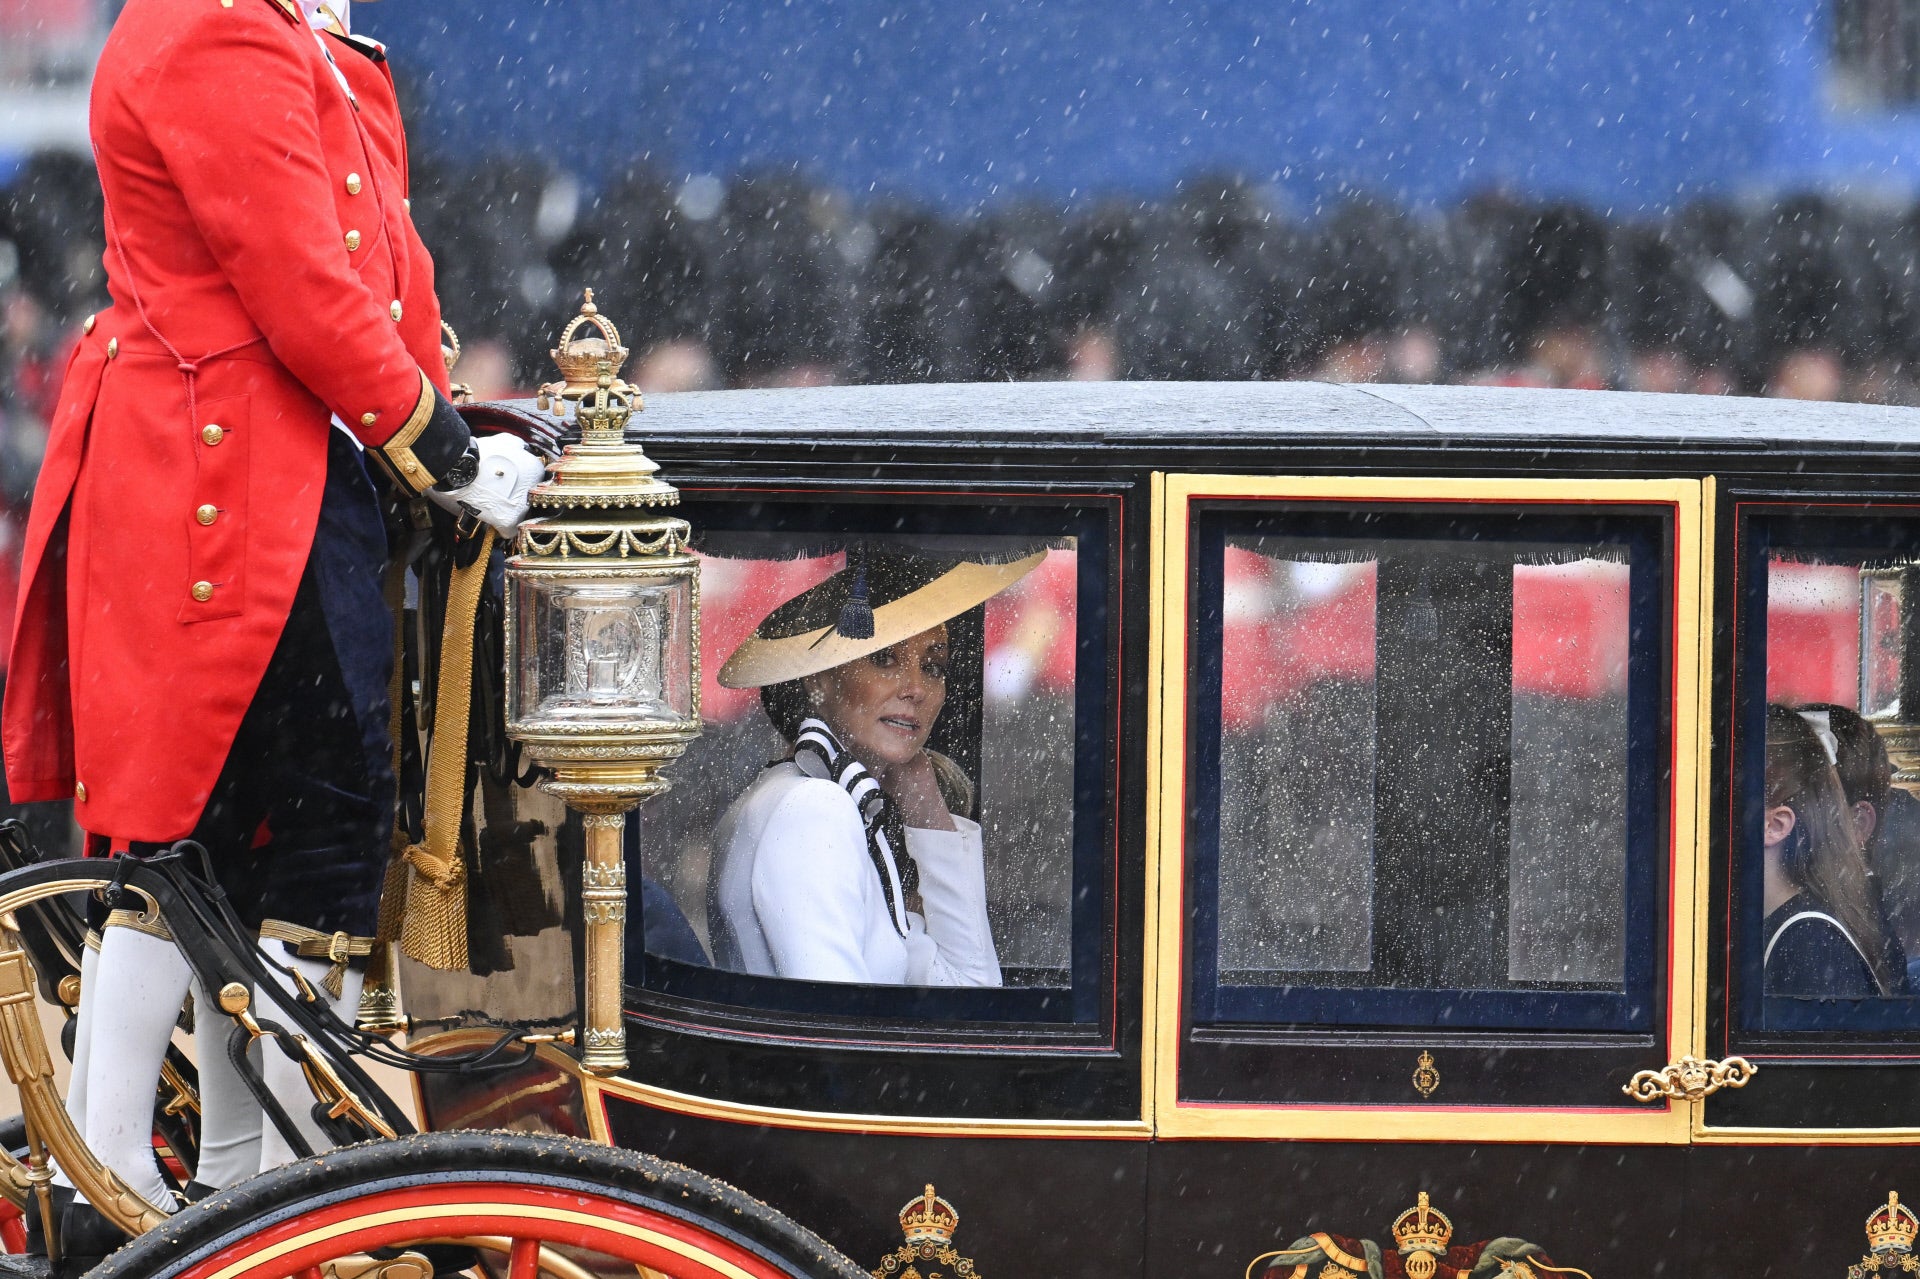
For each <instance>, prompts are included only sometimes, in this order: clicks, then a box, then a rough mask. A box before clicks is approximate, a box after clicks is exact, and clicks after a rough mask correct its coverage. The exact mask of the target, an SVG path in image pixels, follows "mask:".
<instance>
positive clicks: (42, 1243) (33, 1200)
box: [22, 1186, 73, 1257]
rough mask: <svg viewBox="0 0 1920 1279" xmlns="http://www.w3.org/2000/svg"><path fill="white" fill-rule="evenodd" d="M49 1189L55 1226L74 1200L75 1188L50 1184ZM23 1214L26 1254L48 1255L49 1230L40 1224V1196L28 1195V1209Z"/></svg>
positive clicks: (34, 1255)
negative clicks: (25, 1226) (25, 1232)
mask: <svg viewBox="0 0 1920 1279" xmlns="http://www.w3.org/2000/svg"><path fill="white" fill-rule="evenodd" d="M47 1190H48V1193H49V1194H50V1195H51V1196H52V1199H53V1223H54V1225H55V1226H58V1225H59V1224H60V1219H61V1218H62V1217H65V1216H66V1215H67V1205H69V1204H71V1203H72V1202H73V1188H72V1187H71V1186H48V1187H47ZM22 1215H23V1216H25V1218H26V1225H27V1252H26V1255H27V1256H29V1257H44V1256H46V1255H47V1232H46V1228H45V1227H44V1226H42V1225H41V1224H40V1199H39V1196H37V1195H28V1196H27V1210H26V1212H25V1213H24V1214H22Z"/></svg>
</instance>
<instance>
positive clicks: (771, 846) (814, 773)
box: [707, 548, 1046, 986]
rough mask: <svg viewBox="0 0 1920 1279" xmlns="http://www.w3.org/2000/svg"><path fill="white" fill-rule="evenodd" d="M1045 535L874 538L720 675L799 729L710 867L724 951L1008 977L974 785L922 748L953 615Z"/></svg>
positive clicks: (756, 636) (750, 959)
mask: <svg viewBox="0 0 1920 1279" xmlns="http://www.w3.org/2000/svg"><path fill="white" fill-rule="evenodd" d="M1045 554H1046V553H1045V552H1044V551H1042V552H1039V553H1036V554H1033V555H1029V556H1026V557H1025V558H1023V559H1019V560H1016V561H1014V562H1012V563H1007V564H983V563H976V562H973V561H967V560H962V561H957V562H956V561H955V560H952V559H946V560H929V559H923V558H909V557H904V556H888V555H882V554H877V553H875V554H870V553H868V552H867V551H866V550H864V549H860V548H856V549H855V550H854V551H853V552H851V553H850V554H849V557H848V559H849V565H848V567H847V568H846V569H844V570H842V571H841V572H839V573H837V574H835V575H834V576H833V577H830V578H828V579H827V580H826V581H824V582H822V583H820V584H819V585H818V586H815V587H813V588H811V589H810V590H807V591H805V592H803V593H802V594H800V595H798V596H796V597H794V598H793V599H791V600H788V601H787V602H786V603H785V604H782V605H781V606H780V607H778V608H776V609H774V610H773V612H771V613H769V614H768V615H767V617H766V618H765V619H764V620H763V621H762V622H761V623H760V625H759V626H758V627H757V628H756V629H755V631H754V633H753V635H752V636H750V637H749V638H748V639H747V640H746V642H745V643H743V644H742V645H741V646H740V647H739V648H738V649H737V650H736V651H735V652H734V654H733V656H732V657H730V658H728V659H727V663H726V665H725V666H724V667H722V668H721V671H720V683H721V684H722V685H723V686H725V687H728V688H758V689H760V690H761V693H760V696H761V704H762V705H763V706H764V707H765V708H766V711H767V715H768V717H769V718H771V719H772V720H773V723H774V727H776V728H778V729H779V730H780V733H781V735H782V736H783V737H785V738H786V739H787V741H788V742H790V743H792V746H793V750H792V752H791V754H789V755H788V757H787V758H785V759H783V760H780V761H778V762H776V763H774V764H771V765H769V766H768V767H767V768H766V769H764V770H763V771H762V772H761V773H760V775H759V776H758V777H757V778H755V779H754V781H753V784H752V785H751V786H749V787H748V788H747V789H746V791H745V792H743V793H742V794H741V796H740V797H739V798H738V799H737V800H735V801H734V802H733V805H732V806H731V807H730V808H728V810H727V812H726V814H725V815H724V816H723V817H722V818H721V819H720V823H719V825H718V826H717V827H716V828H715V831H714V841H713V845H714V850H715V855H714V860H713V865H712V869H711V871H710V873H709V876H708V880H707V914H708V924H709V928H710V932H711V936H712V939H713V949H714V960H715V962H716V964H717V965H718V966H719V967H721V968H725V969H730V970H732V971H735V972H745V973H753V974H756V975H760V976H770V977H788V978H796V979H800V980H806V981H833V982H858V983H862V984H866V985H904V986H997V985H999V984H1000V963H999V959H998V957H997V955H996V953H995V951H994V945H993V934H992V931H991V929H990V928H989V926H988V923H987V894H986V874H985V864H984V860H983V856H982V850H981V842H980V827H979V825H978V824H977V823H976V822H974V821H972V820H970V819H969V817H968V816H967V815H966V813H967V811H968V810H970V809H971V808H972V790H973V788H972V785H971V783H970V782H969V781H968V780H967V778H966V775H965V773H964V772H963V771H962V770H961V769H960V767H959V766H958V765H956V764H955V763H954V762H953V761H952V760H949V759H947V758H946V757H945V756H943V755H940V754H939V753H938V752H935V751H931V750H928V749H927V740H928V738H929V736H931V734H932V732H933V729H934V724H935V722H936V721H937V720H938V719H939V717H940V712H941V709H942V708H943V707H944V706H945V704H946V698H947V673H948V668H949V665H950V662H951V659H952V651H951V647H950V644H949V637H948V633H947V625H946V624H947V623H948V622H949V621H951V620H952V619H954V618H956V617H959V616H960V615H961V614H962V613H965V612H966V611H968V610H969V609H972V608H976V607H978V606H979V605H981V604H983V603H985V602H986V601H987V600H988V599H990V598H992V597H993V596H995V595H997V594H999V593H1000V592H1001V591H1004V590H1006V589H1007V588H1008V587H1010V586H1012V585H1013V584H1014V583H1016V582H1018V581H1019V580H1020V579H1021V578H1023V577H1025V576H1026V575H1027V574H1028V573H1030V572H1032V571H1033V570H1034V569H1035V568H1036V567H1038V566H1039V564H1040V561H1041V560H1042V559H1044V558H1045Z"/></svg>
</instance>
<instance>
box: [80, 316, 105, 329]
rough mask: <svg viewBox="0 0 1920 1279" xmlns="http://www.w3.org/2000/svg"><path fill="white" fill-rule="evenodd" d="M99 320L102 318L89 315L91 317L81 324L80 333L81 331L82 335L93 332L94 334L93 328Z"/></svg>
mask: <svg viewBox="0 0 1920 1279" xmlns="http://www.w3.org/2000/svg"><path fill="white" fill-rule="evenodd" d="M99 318H100V317H99V316H97V315H89V316H88V317H87V318H86V319H84V320H82V321H81V322H80V331H81V332H82V333H91V332H93V326H94V323H95V322H96V321H97V320H99Z"/></svg>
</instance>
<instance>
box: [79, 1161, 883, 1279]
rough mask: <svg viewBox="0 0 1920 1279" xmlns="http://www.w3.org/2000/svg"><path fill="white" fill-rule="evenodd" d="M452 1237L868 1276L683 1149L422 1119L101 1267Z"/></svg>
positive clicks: (162, 1275) (287, 1170)
mask: <svg viewBox="0 0 1920 1279" xmlns="http://www.w3.org/2000/svg"><path fill="white" fill-rule="evenodd" d="M454 1241H459V1242H463V1243H465V1244H467V1245H468V1246H469V1247H472V1248H477V1249H478V1250H480V1252H481V1253H484V1254H487V1255H488V1269H489V1270H490V1271H491V1272H492V1273H494V1274H505V1275H506V1276H507V1279H540V1277H541V1276H548V1277H549V1279H586V1277H587V1276H591V1275H595V1274H607V1273H614V1272H616V1271H617V1272H619V1273H625V1274H634V1273H635V1272H636V1270H637V1271H638V1273H640V1274H653V1275H659V1276H664V1277H665V1279H861V1277H862V1276H864V1275H865V1273H866V1272H865V1271H863V1270H862V1269H861V1268H860V1267H858V1266H856V1265H854V1264H853V1263H852V1262H851V1261H849V1260H847V1259H846V1258H845V1257H843V1256H841V1255H840V1254H839V1253H838V1252H836V1251H834V1250H833V1249H832V1248H831V1247H829V1246H828V1245H827V1244H826V1243H824V1242H823V1241H822V1240H821V1239H819V1238H818V1237H817V1236H816V1235H814V1234H813V1233H812V1232H811V1231H808V1230H806V1229H805V1228H803V1227H801V1226H799V1225H798V1224H796V1223H795V1222H793V1221H792V1220H790V1219H788V1218H787V1217H785V1216H782V1215H781V1214H780V1213H778V1212H776V1211H774V1210H773V1209H772V1208H769V1207H768V1206H767V1205H765V1204H763V1203H760V1202H759V1201H757V1200H755V1199H752V1198H750V1197H748V1196H747V1195H744V1194H742V1193H741V1192H740V1191H738V1190H735V1189H734V1188H733V1187H731V1186H728V1185H726V1184H724V1183H722V1182H719V1181H715V1180H714V1179H713V1178H711V1177H706V1176H703V1175H701V1174H700V1173H697V1172H694V1171H693V1170H691V1169H689V1168H685V1167H682V1166H681V1165H679V1164H673V1163H668V1162H666V1161H665V1160H661V1159H654V1158H652V1157H650V1156H647V1155H642V1154H638V1153H636V1152H633V1151H626V1150H615V1149H612V1148H609V1147H606V1146H597V1145H593V1144H592V1143H589V1142H584V1141H577V1140H574V1139H571V1138H565V1137H534V1136H528V1135H526V1134H522V1133H494V1132H484V1133H469V1132H450V1133H425V1134H421V1135H419V1136H412V1137H402V1138H400V1139H398V1140H395V1141H377V1142H368V1143H366V1144H364V1145H359V1146H350V1147H346V1148H344V1149H341V1150H335V1151H330V1152H328V1153H326V1154H324V1155H319V1156H316V1157H315V1158H312V1159H304V1160H300V1161H298V1162H296V1163H292V1164H288V1165H286V1166H285V1167H283V1168H278V1169H275V1170H274V1171H272V1172H269V1173H264V1174H262V1175H261V1176H259V1177H254V1178H250V1179H249V1180H247V1181H245V1182H243V1183H241V1184H240V1185H239V1186H237V1187H235V1188H233V1189H232V1190H229V1191H226V1192H224V1193H222V1194H219V1195H216V1196H214V1197H213V1198H211V1199H207V1200H204V1201H202V1202H200V1203H198V1204H195V1205H193V1206H192V1207H190V1208H186V1209H184V1210H182V1211H181V1212H180V1213H179V1214H178V1215H176V1216H174V1217H172V1218H171V1219H169V1220H168V1222H167V1223H166V1224H165V1225H163V1226H160V1227H158V1228H156V1229H154V1230H151V1231H149V1232H148V1233H146V1234H145V1235H142V1236H141V1237H140V1238H139V1239H136V1240H134V1241H133V1242H132V1243H130V1244H128V1245H127V1246H126V1247H124V1248H122V1249H121V1250H120V1251H119V1252H117V1253H115V1254H113V1255H112V1256H111V1257H109V1258H107V1260H106V1262H105V1263H104V1264H103V1265H102V1266H101V1267H100V1268H98V1269H96V1270H95V1271H93V1279H134V1277H135V1276H137V1277H138V1279H312V1277H313V1276H314V1275H316V1274H318V1273H320V1272H321V1268H322V1267H323V1266H324V1265H325V1263H327V1262H329V1261H332V1260H334V1259H336V1258H341V1257H349V1256H354V1255H357V1254H366V1253H371V1252H375V1251H376V1250H381V1249H407V1248H414V1247H425V1248H426V1249H427V1251H428V1254H429V1255H434V1254H433V1246H444V1245H446V1244H447V1243H449V1242H454Z"/></svg>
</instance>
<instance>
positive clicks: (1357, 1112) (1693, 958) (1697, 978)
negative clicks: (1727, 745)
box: [1142, 472, 1713, 1145]
mask: <svg viewBox="0 0 1920 1279" xmlns="http://www.w3.org/2000/svg"><path fill="white" fill-rule="evenodd" d="M1197 498H1209V499H1211V498H1227V499H1253V500H1259V499H1268V500H1309V501H1312V500H1320V501H1330V502H1332V501H1339V502H1367V501H1402V502H1404V501H1429V502H1461V503H1475V504H1486V505H1496V504H1511V503H1566V504H1608V505H1621V504H1644V505H1662V506H1670V507H1671V508H1672V509H1673V511H1674V565H1673V575H1674V577H1673V580H1674V591H1675V601H1674V604H1675V608H1674V623H1675V631H1674V643H1675V648H1674V654H1673V673H1674V689H1673V705H1672V713H1673V730H1674V743H1673V777H1672V791H1671V804H1672V822H1671V829H1672V832H1673V834H1672V840H1673V850H1672V868H1671V873H1670V875H1669V885H1668V891H1669V894H1670V899H1669V917H1668V927H1669V936H1668V948H1669V954H1670V956H1671V964H1670V967H1669V970H1668V991H1667V1031H1666V1049H1665V1051H1664V1052H1662V1051H1660V1050H1659V1049H1655V1050H1653V1051H1651V1052H1650V1053H1649V1056H1648V1061H1647V1068H1648V1069H1653V1070H1657V1069H1659V1068H1661V1067H1662V1066H1664V1065H1666V1064H1667V1063H1668V1062H1669V1061H1673V1060H1676V1059H1678V1058H1679V1057H1680V1056H1682V1055H1683V1054H1690V1055H1693V1056H1696V1057H1697V1056H1700V1055H1701V1054H1702V1052H1703V1050H1704V1040H1705V1027H1704V1025H1703V1023H1702V1020H1701V1012H1702V1010H1703V1007H1704V1003H1705V995H1706V992H1705V980H1706V970H1705V968H1704V967H1703V966H1702V964H1701V958H1702V956H1703V955H1704V953H1705V950H1706V939H1705V937H1704V932H1705V927H1706V915H1705V912H1704V911H1703V910H1700V909H1699V908H1698V904H1699V895H1700V892H1701V890H1702V889H1703V887H1704V885H1705V884H1706V882H1707V879H1706V871H1707V865H1706V844H1707V839H1706V835H1707V832H1706V826H1705V820H1706V812H1707V803H1706V796H1705V794H1704V793H1703V788H1704V787H1705V785H1706V784H1707V779H1708V770H1707V769H1706V768H1705V767H1704V766H1703V761H1704V757H1705V755H1706V752H1707V750H1708V747H1709V743H1708V741H1707V737H1706V723H1707V717H1706V709H1707V708H1706V701H1705V699H1706V696H1707V690H1708V689H1709V688H1710V686H1711V680H1710V678H1709V663H1710V661H1711V657H1712V653H1711V644H1710V638H1711V628H1710V627H1705V626H1703V625H1702V620H1703V618H1704V617H1705V616H1707V615H1708V610H1709V609H1710V608H1711V595H1710V591H1711V587H1712V582H1711V576H1712V560H1711V556H1710V554H1709V553H1708V552H1709V549H1710V548H1709V545H1708V542H1707V533H1706V530H1708V529H1710V528H1711V527H1712V525H1711V522H1710V516H1711V513H1712V502H1713V480H1712V478H1711V477H1709V478H1707V479H1705V480H1698V479H1694V480H1688V479H1648V480H1584V479H1564V480H1563V479H1460V478H1451V477H1447V478H1411V479H1401V478H1391V479H1389V478H1380V477H1341V476H1299V477H1291V476H1252V475H1187V474H1167V473H1164V472H1156V473H1155V474H1154V476H1153V481H1152V494H1151V499H1152V528H1151V531H1150V538H1151V543H1152V555H1151V561H1150V570H1149V571H1150V575H1151V579H1152V580H1151V593H1150V601H1149V608H1150V619H1149V641H1148V661H1149V663H1150V665H1151V667H1152V669H1153V671H1154V673H1155V677H1156V679H1157V693H1156V695H1154V696H1152V697H1151V698H1150V699H1149V704H1148V723H1147V732H1148V742H1149V748H1148V749H1149V758H1148V765H1147V767H1148V778H1149V784H1148V787H1147V806H1148V807H1147V871H1148V877H1149V878H1148V894H1147V910H1146V915H1147V920H1146V974H1145V978H1146V980H1145V988H1146V998H1147V1001H1148V1009H1147V1011H1148V1016H1147V1019H1146V1021H1147V1025H1146V1031H1145V1034H1146V1042H1145V1045H1144V1048H1145V1051H1144V1052H1143V1054H1142V1057H1143V1067H1142V1069H1143V1076H1144V1077H1143V1079H1142V1087H1143V1091H1144V1093H1145V1095H1146V1096H1147V1097H1148V1098H1150V1099H1151V1105H1152V1115H1153V1126H1154V1130H1155V1132H1156V1133H1157V1134H1158V1135H1159V1136H1162V1137H1174V1138H1208V1137H1212V1138H1234V1137H1237V1138H1258V1139H1273V1138H1291V1139H1298V1140H1365V1141H1529V1142H1555V1143H1583V1142H1615V1143H1633V1144H1660V1145H1684V1144H1687V1143H1688V1142H1689V1140H1690V1139H1691V1138H1692V1136H1693V1135H1694V1132H1695V1130H1696V1126H1697V1124H1698V1123H1699V1116H1698V1115H1697V1114H1696V1112H1697V1111H1698V1110H1700V1109H1701V1103H1700V1102H1699V1101H1697V1100H1696V1101H1678V1100H1665V1101H1662V1102H1659V1103H1655V1104H1640V1103H1635V1102H1632V1101H1630V1100H1628V1099H1627V1098H1626V1097H1625V1096H1621V1097H1619V1098H1617V1099H1612V1098H1599V1099H1596V1101H1595V1104H1594V1105H1593V1106H1592V1107H1570V1106H1569V1107H1521V1106H1515V1107H1500V1106H1484V1105H1475V1106H1456V1107H1449V1106H1446V1105H1445V1104H1431V1103H1418V1102H1409V1103H1407V1104H1392V1105H1378V1104H1364V1105H1356V1104H1346V1105H1342V1104H1324V1103H1304V1104H1299V1105H1291V1104H1289V1105H1274V1104H1268V1103H1232V1102H1227V1103H1212V1102H1205V1103H1203V1102H1192V1101H1182V1100H1181V1098H1180V1095H1179V1066H1180V1048H1181V1033H1180V1014H1181V1000H1182V997H1183V994H1184V991H1185V986H1186V982H1185V976H1186V973H1185V968H1184V964H1183V942H1184V932H1185V928H1184V911H1183V909H1182V895H1183V892H1184V885H1185V879H1186V875H1185V869H1186V865H1185V838H1186V824H1185V820H1184V814H1183V813H1182V805H1181V804H1180V802H1179V800H1178V797H1179V796H1180V795H1182V794H1184V793H1185V781H1186V760H1187V734H1186V724H1187V670H1188V661H1187V658H1188V635H1189V629H1188V619H1189V600H1188V582H1189V581H1190V573H1189V569H1190V565H1189V562H1188V556H1189V547H1188V531H1189V526H1190V514H1191V509H1192V504H1193V502H1194V500H1195V499H1197ZM1616 1101H1617V1104H1616Z"/></svg>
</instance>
